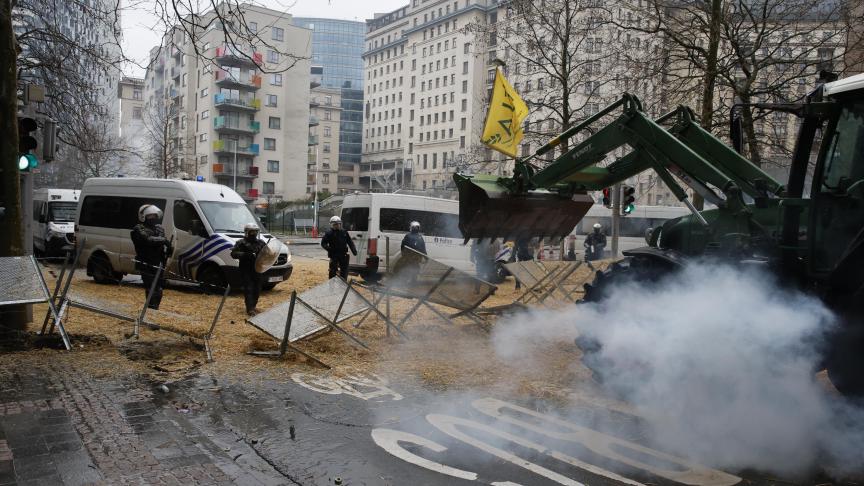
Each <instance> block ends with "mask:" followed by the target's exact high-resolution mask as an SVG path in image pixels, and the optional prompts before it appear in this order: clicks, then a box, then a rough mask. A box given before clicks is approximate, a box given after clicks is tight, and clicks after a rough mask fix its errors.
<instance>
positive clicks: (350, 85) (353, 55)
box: [293, 17, 366, 164]
mask: <svg viewBox="0 0 864 486" xmlns="http://www.w3.org/2000/svg"><path fill="white" fill-rule="evenodd" d="M293 21H294V25H296V26H298V27H303V28H306V29H309V30H311V31H312V65H313V66H321V67H323V68H324V72H323V75H322V77H321V85H322V86H325V87H328V88H338V89H340V90H341V92H342V93H341V94H342V119H341V121H340V124H339V161H340V162H349V163H355V164H359V163H360V155H361V153H362V151H363V49H364V48H365V47H364V42H365V38H366V23H365V22H354V21H351V20H335V19H321V18H310V17H294V19H293Z"/></svg>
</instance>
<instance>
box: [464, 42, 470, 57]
mask: <svg viewBox="0 0 864 486" xmlns="http://www.w3.org/2000/svg"><path fill="white" fill-rule="evenodd" d="M462 49H463V51H464V53H465V54H468V51H470V50H471V43H470V42H466V43H465V45H464V46H462Z"/></svg>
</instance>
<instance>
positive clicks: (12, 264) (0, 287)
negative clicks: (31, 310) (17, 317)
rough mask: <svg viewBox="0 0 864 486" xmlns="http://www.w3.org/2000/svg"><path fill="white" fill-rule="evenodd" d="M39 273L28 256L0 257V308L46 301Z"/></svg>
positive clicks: (34, 263) (46, 297)
mask: <svg viewBox="0 0 864 486" xmlns="http://www.w3.org/2000/svg"><path fill="white" fill-rule="evenodd" d="M39 272H40V270H39V267H38V266H37V264H36V262H35V261H34V260H33V259H32V258H31V257H29V256H12V257H0V306H3V305H13V304H36V303H39V302H45V301H46V300H48V296H46V295H45V290H44V289H43V287H42V280H41V277H40V275H39Z"/></svg>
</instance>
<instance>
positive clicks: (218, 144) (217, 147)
mask: <svg viewBox="0 0 864 486" xmlns="http://www.w3.org/2000/svg"><path fill="white" fill-rule="evenodd" d="M213 152H215V153H216V154H217V155H218V154H226V155H234V154H235V153H236V154H238V155H251V156H253V157H254V156H256V155H258V152H259V148H258V144H257V143H253V144H251V145H248V146H246V147H242V146H237V142H235V141H234V140H214V141H213Z"/></svg>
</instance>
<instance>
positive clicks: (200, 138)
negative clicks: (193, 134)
mask: <svg viewBox="0 0 864 486" xmlns="http://www.w3.org/2000/svg"><path fill="white" fill-rule="evenodd" d="M198 141H199V142H206V141H207V134H206V133H202V134H201V135H198Z"/></svg>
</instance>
